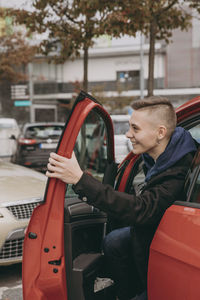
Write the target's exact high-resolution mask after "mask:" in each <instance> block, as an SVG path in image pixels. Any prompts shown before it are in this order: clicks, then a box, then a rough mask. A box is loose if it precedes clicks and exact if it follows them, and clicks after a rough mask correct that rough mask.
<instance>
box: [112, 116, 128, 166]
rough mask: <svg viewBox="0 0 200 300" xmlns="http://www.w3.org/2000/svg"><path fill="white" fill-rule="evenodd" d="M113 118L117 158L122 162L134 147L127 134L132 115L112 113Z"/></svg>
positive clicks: (118, 161)
mask: <svg viewBox="0 0 200 300" xmlns="http://www.w3.org/2000/svg"><path fill="white" fill-rule="evenodd" d="M111 119H112V122H113V126H114V141H115V160H116V162H117V163H121V162H122V160H123V159H124V158H125V157H126V156H127V154H128V153H129V152H130V151H131V149H132V145H131V143H130V141H129V139H128V138H126V135H125V134H126V132H127V131H128V129H129V120H130V115H111Z"/></svg>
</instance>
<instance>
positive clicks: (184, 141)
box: [142, 127, 197, 181]
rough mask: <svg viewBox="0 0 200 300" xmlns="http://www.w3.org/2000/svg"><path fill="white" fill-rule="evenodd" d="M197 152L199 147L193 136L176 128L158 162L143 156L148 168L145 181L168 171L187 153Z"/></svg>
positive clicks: (146, 155)
mask: <svg viewBox="0 0 200 300" xmlns="http://www.w3.org/2000/svg"><path fill="white" fill-rule="evenodd" d="M196 150H197V147H196V145H195V142H194V140H193V138H192V136H191V134H190V133H189V132H188V131H187V130H185V129H183V128H182V127H176V129H175V131H174V133H173V135H172V137H171V139H170V141H169V143H168V145H167V147H166V149H165V151H164V152H163V153H161V154H160V156H159V157H158V159H157V160H156V162H155V161H154V159H153V158H152V157H151V156H150V155H149V154H147V153H144V154H143V155H142V157H143V160H144V163H145V166H146V168H147V174H146V178H145V181H149V179H150V178H151V177H152V176H154V175H157V174H159V173H161V172H163V171H165V170H167V169H168V168H169V167H171V166H173V165H174V164H175V163H176V162H177V161H178V160H180V159H181V158H182V157H183V156H184V155H186V154H187V153H189V152H193V151H196Z"/></svg>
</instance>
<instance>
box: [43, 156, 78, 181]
mask: <svg viewBox="0 0 200 300" xmlns="http://www.w3.org/2000/svg"><path fill="white" fill-rule="evenodd" d="M47 169H48V171H47V172H46V176H48V177H50V178H58V179H60V180H62V181H64V182H65V183H71V184H76V183H77V182H78V181H79V180H80V178H81V176H82V175H83V171H82V170H81V168H80V166H79V164H78V161H77V159H76V156H75V154H74V152H73V153H72V157H71V158H66V157H63V156H60V155H58V154H56V153H51V154H50V158H49V163H48V165H47Z"/></svg>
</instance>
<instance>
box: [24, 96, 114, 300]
mask: <svg viewBox="0 0 200 300" xmlns="http://www.w3.org/2000/svg"><path fill="white" fill-rule="evenodd" d="M92 109H95V110H96V112H97V113H98V112H99V114H101V115H102V116H103V117H104V119H105V120H104V121H105V122H106V124H107V127H108V129H109V130H107V133H108V139H109V143H107V147H108V146H109V147H110V150H109V153H110V159H113V160H114V144H113V143H114V141H113V127H112V122H111V119H110V117H109V115H108V114H107V113H106V111H105V110H104V109H103V108H102V107H101V105H100V104H98V103H96V102H94V101H93V99H90V98H89V96H88V95H87V94H84V93H81V94H80V95H79V97H78V101H77V103H76V105H75V107H74V109H73V113H72V114H71V117H70V119H69V121H68V122H67V124H66V126H65V129H64V131H63V134H62V136H61V140H60V142H59V146H58V148H57V153H58V154H60V155H62V156H65V157H67V158H69V157H71V154H72V151H73V149H74V145H75V142H76V138H77V136H78V133H79V131H80V128H81V126H82V124H83V122H84V120H85V118H86V117H87V115H88V114H89V112H90V111H91V110H92ZM108 144H109V145H108ZM65 190H66V185H65V184H64V183H63V182H61V181H60V180H58V179H49V180H48V184H47V188H46V193H45V199H44V204H42V205H40V206H38V207H37V208H36V209H35V210H34V212H33V215H32V218H31V220H30V223H29V226H28V228H27V233H26V236H25V240H24V249H23V253H24V254H23V299H24V300H31V299H33V300H55V299H56V300H67V299H68V298H67V288H66V274H65V256H64V238H63V223H64V218H63V215H64V213H63V212H64V198H65Z"/></svg>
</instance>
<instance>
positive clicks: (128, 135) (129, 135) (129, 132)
mask: <svg viewBox="0 0 200 300" xmlns="http://www.w3.org/2000/svg"><path fill="white" fill-rule="evenodd" d="M126 137H127V138H128V139H130V138H131V137H133V134H132V133H131V131H130V129H129V130H128V131H127V132H126Z"/></svg>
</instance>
